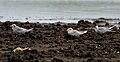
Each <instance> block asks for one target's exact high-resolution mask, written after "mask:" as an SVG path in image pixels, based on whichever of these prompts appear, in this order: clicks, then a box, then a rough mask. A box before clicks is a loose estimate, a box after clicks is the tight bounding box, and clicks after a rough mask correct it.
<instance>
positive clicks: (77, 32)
mask: <svg viewBox="0 0 120 62" xmlns="http://www.w3.org/2000/svg"><path fill="white" fill-rule="evenodd" d="M67 32H68V34H69V35H71V36H80V35H82V34H84V33H87V31H77V30H73V29H72V28H68V29H67Z"/></svg>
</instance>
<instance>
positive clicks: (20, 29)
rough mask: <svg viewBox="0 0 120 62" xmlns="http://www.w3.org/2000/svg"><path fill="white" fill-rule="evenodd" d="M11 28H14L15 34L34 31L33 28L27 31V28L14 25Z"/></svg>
mask: <svg viewBox="0 0 120 62" xmlns="http://www.w3.org/2000/svg"><path fill="white" fill-rule="evenodd" d="M11 27H12V30H13V32H18V33H25V32H29V31H32V30H33V28H31V29H25V28H22V27H19V26H17V25H16V24H12V25H11Z"/></svg>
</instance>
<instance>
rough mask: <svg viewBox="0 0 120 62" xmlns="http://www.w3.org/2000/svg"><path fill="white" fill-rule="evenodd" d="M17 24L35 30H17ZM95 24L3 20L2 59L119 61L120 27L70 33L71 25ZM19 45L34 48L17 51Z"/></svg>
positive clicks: (25, 61)
mask: <svg viewBox="0 0 120 62" xmlns="http://www.w3.org/2000/svg"><path fill="white" fill-rule="evenodd" d="M13 23H14V24H16V25H18V26H21V27H24V28H28V29H29V28H31V27H32V28H34V30H33V31H32V32H29V33H25V34H21V33H14V32H12V30H11V27H9V26H10V25H11V24H13ZM69 27H72V28H74V29H78V28H79V27H82V28H80V29H84V28H88V27H95V24H91V23H88V22H85V23H84V22H79V24H72V23H69V24H61V23H50V24H49V23H46V24H45V23H44V24H41V23H29V22H26V23H21V22H0V62H110V61H111V62H119V61H120V31H119V30H117V31H116V32H106V33H96V32H95V31H94V30H91V29H88V33H86V34H84V35H81V36H79V37H72V36H69V35H68V34H67V32H66V30H67V28H69ZM17 47H21V48H25V47H29V48H31V50H25V51H18V52H13V50H14V49H15V48H17Z"/></svg>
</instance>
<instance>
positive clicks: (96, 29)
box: [95, 26, 113, 33]
mask: <svg viewBox="0 0 120 62" xmlns="http://www.w3.org/2000/svg"><path fill="white" fill-rule="evenodd" d="M112 28H113V27H109V28H108V27H99V26H96V28H95V31H96V32H99V33H105V32H110V31H111V29H112Z"/></svg>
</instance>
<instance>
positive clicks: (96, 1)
mask: <svg viewBox="0 0 120 62" xmlns="http://www.w3.org/2000/svg"><path fill="white" fill-rule="evenodd" d="M0 16H4V18H6V19H9V18H16V19H25V18H26V17H30V18H34V19H35V18H36V19H37V18H38V19H41V18H60V17H64V18H99V17H108V18H120V1H119V0H0Z"/></svg>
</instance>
